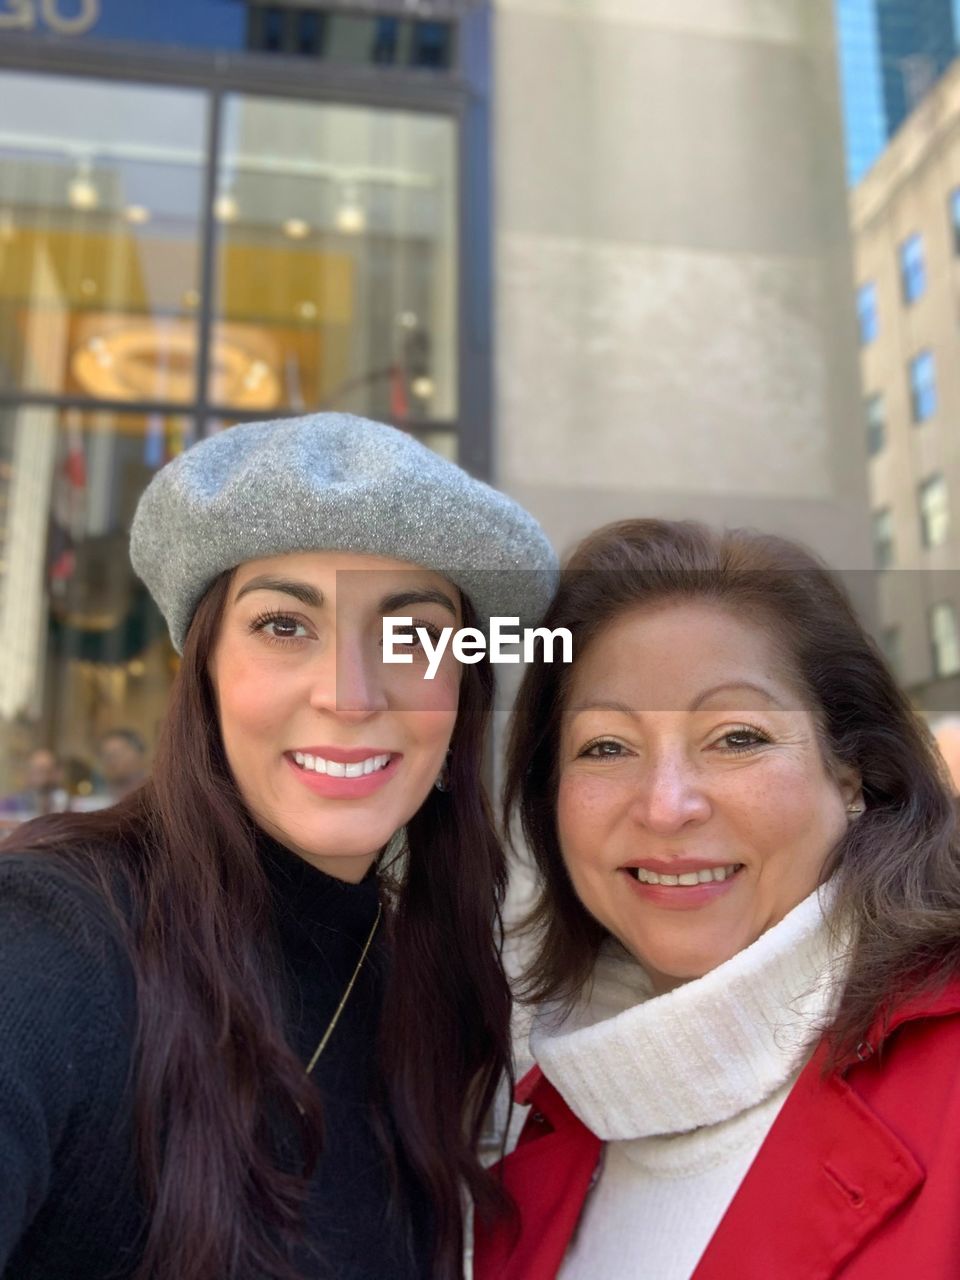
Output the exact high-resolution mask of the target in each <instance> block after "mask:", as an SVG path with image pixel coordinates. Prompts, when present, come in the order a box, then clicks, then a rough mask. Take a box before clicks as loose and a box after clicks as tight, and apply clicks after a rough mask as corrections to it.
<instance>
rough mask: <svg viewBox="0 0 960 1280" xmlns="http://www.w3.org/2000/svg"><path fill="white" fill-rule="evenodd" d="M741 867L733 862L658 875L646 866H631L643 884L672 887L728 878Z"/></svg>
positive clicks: (707, 882)
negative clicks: (696, 869)
mask: <svg viewBox="0 0 960 1280" xmlns="http://www.w3.org/2000/svg"><path fill="white" fill-rule="evenodd" d="M739 868H740V863H738V862H731V863H729V864H728V865H727V866H725V867H704V868H703V870H702V871H685V872H684V873H683V875H676V876H670V875H658V874H657V872H656V871H648V870H647V868H646V867H631V868H630V870H631V871H632V872H633V874H634V875H635V876H636V878H637V879H638V880H639V881H640V883H641V884H665V885H668V886H670V887H671V888H672V887H673V886H674V885H676V886H680V885H685V886H690V885H695V884H712V883H713V882H714V881H715V880H716V881H721V880H728V879H729V878H730V876H732V875H733V874H734V872H735V871H738V870H739Z"/></svg>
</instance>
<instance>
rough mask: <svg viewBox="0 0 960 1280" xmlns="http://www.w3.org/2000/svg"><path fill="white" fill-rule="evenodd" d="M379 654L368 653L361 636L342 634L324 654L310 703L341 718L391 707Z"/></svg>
mask: <svg viewBox="0 0 960 1280" xmlns="http://www.w3.org/2000/svg"><path fill="white" fill-rule="evenodd" d="M378 658H379V654H376V655H373V654H370V653H367V652H366V650H365V646H364V644H363V643H362V639H361V637H357V636H349V635H339V634H338V636H337V643H336V647H335V650H334V651H333V652H331V653H328V654H325V655H322V656H321V658H320V659H319V660H318V666H317V671H316V674H315V678H314V680H313V684H312V686H311V690H310V705H311V707H313V708H314V710H316V711H325V712H329V713H332V714H334V715H336V716H338V717H339V719H341V720H350V721H355V722H360V721H363V720H368V719H369V718H370V717H371V716H374V715H377V714H378V713H379V712H381V711H384V710H385V709H386V707H387V698H386V692H385V689H384V684H383V672H382V664H381V663H380V662H379V660H378Z"/></svg>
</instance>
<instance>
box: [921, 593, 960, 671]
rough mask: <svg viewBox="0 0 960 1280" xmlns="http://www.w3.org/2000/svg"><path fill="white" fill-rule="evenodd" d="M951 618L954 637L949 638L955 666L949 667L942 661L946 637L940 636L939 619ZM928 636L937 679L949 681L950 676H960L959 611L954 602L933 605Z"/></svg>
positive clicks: (928, 617)
mask: <svg viewBox="0 0 960 1280" xmlns="http://www.w3.org/2000/svg"><path fill="white" fill-rule="evenodd" d="M938 617H940V618H949V619H950V624H951V628H952V635H951V636H949V637H948V638H947V642H948V644H951V645H952V646H953V649H954V658H953V665H948V664H947V663H945V662H943V661H942V657H941V655H942V653H943V649H944V648H945V647H946V646H945V645H944V644H943V640H944V637H943V635H942V633H941V635H939V636H938V634H937V632H938V627H937V618H938ZM927 635H928V638H929V640H930V656H931V664H932V667H933V674H934V676H935V677H936V678H937V679H940V680H942V679H947V678H948V677H950V676H955V675H960V628H958V623H957V609H956V606H955V605H954V603H953V601H952V600H938V601H936V603H935V604H932V605H931V606H930V608H929V609H928V611H927Z"/></svg>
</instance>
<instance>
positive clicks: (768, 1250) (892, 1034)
mask: <svg viewBox="0 0 960 1280" xmlns="http://www.w3.org/2000/svg"><path fill="white" fill-rule="evenodd" d="M822 1055H823V1046H822V1045H821V1047H820V1049H818V1051H817V1053H816V1054H815V1055H814V1057H813V1059H812V1060H811V1062H809V1063H808V1064H807V1066H806V1067H805V1069H804V1070H803V1072H802V1073H801V1075H800V1077H799V1079H798V1080H797V1083H796V1084H795V1085H794V1087H793V1089H792V1090H791V1091H790V1094H789V1095H788V1097H787V1100H786V1102H785V1103H784V1105H783V1107H782V1108H781V1110H780V1113H779V1114H778V1116H777V1118H776V1120H775V1121H774V1123H773V1126H772V1127H771V1129H770V1132H769V1133H768V1135H767V1137H766V1139H765V1141H764V1143H763V1145H762V1146H761V1148H760V1150H759V1152H758V1153H757V1156H756V1158H755V1159H754V1162H753V1164H752V1165H751V1166H750V1169H749V1171H748V1172H747V1175H746V1177H745V1178H744V1180H743V1182H742V1183H741V1184H740V1188H739V1190H738V1191H737V1193H736V1195H735V1196H734V1198H733V1200H732V1202H731V1204H730V1207H729V1208H728V1209H727V1212H726V1214H725V1215H724V1217H723V1219H722V1220H721V1222H720V1225H719V1226H718V1227H717V1230H716V1231H715V1232H714V1235H713V1238H712V1239H711V1241H710V1243H709V1244H708V1246H707V1248H706V1250H705V1252H704V1254H703V1256H702V1257H701V1259H700V1262H699V1264H698V1266H697V1268H696V1270H695V1271H694V1273H693V1276H692V1277H691V1280H834V1277H837V1278H838V1280H839V1278H840V1277H842V1280H960V982H957V983H954V984H952V985H950V986H949V987H948V988H947V989H946V990H945V991H944V992H943V993H942V994H941V995H939V996H934V997H928V998H917V999H916V1000H914V1001H912V1002H910V1003H909V1004H906V1005H904V1006H903V1007H901V1008H900V1009H899V1011H898V1012H897V1013H896V1014H895V1015H894V1016H893V1017H892V1018H891V1020H890V1022H889V1023H888V1024H887V1025H886V1026H885V1027H881V1025H880V1024H879V1023H878V1024H877V1026H876V1027H875V1028H874V1030H873V1031H872V1033H871V1035H870V1037H869V1040H868V1041H867V1042H865V1043H864V1044H863V1045H861V1047H860V1051H859V1057H858V1058H857V1059H854V1060H853V1061H852V1063H851V1064H850V1065H849V1066H847V1067H845V1068H844V1070H843V1071H842V1072H840V1073H837V1074H831V1075H829V1076H826V1077H824V1075H823V1073H822V1065H821V1064H822ZM517 1095H518V1100H519V1101H521V1102H529V1103H530V1104H531V1106H532V1112H531V1115H530V1117H529V1118H528V1120H527V1123H526V1125H525V1127H524V1130H523V1133H522V1135H521V1138H520V1142H519V1144H518V1146H517V1149H516V1150H515V1151H514V1152H512V1153H511V1154H510V1155H509V1156H507V1158H506V1160H505V1161H504V1162H503V1175H504V1181H505V1184H506V1186H507V1188H508V1189H509V1191H510V1192H511V1194H512V1195H513V1197H514V1199H515V1200H516V1202H517V1204H518V1206H519V1208H520V1214H521V1227H520V1234H519V1236H518V1237H517V1239H516V1241H515V1243H514V1245H513V1247H511V1239H510V1235H509V1233H508V1231H507V1230H506V1229H504V1228H502V1227H501V1228H496V1229H484V1227H483V1225H482V1224H478V1227H477V1239H476V1246H475V1258H474V1277H475V1280H554V1277H555V1276H556V1274H557V1270H558V1268H559V1266H560V1263H561V1261H562V1259H563V1256H564V1254H565V1252H566V1250H567V1246H568V1244H569V1242H570V1239H571V1237H572V1235H573V1232H574V1230H575V1228H576V1225H577V1222H578V1220H579V1217H580V1213H581V1210H582V1208H583V1203H584V1200H585V1198H586V1195H587V1192H588V1190H589V1188H590V1185H591V1183H592V1180H593V1178H594V1175H595V1172H596V1170H597V1168H598V1161H599V1157H600V1153H601V1148H602V1143H601V1141H600V1139H599V1138H597V1137H595V1136H594V1135H593V1134H592V1133H591V1132H590V1131H589V1129H587V1128H586V1127H585V1126H584V1125H583V1124H582V1123H581V1122H580V1121H579V1120H578V1119H577V1118H576V1116H574V1114H573V1112H572V1111H570V1109H569V1107H567V1105H566V1103H565V1102H564V1101H563V1099H562V1098H561V1097H560V1095H559V1094H558V1093H557V1091H556V1089H554V1088H553V1086H552V1085H551V1084H550V1083H549V1082H548V1081H547V1080H546V1079H544V1078H543V1076H541V1075H540V1073H539V1072H538V1071H536V1070H535V1071H533V1072H531V1073H530V1074H529V1075H528V1076H527V1077H525V1079H524V1080H523V1081H521V1083H520V1086H519V1087H518V1090H517ZM642 1248H643V1241H642V1240H638V1241H637V1250H638V1253H639V1251H640V1250H642Z"/></svg>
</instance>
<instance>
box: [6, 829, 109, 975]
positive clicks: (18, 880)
mask: <svg viewBox="0 0 960 1280" xmlns="http://www.w3.org/2000/svg"><path fill="white" fill-rule="evenodd" d="M90 870H91V872H92V870H93V868H92V865H91V868H90ZM111 898H112V901H111V900H110V899H111ZM124 901H125V895H124V892H123V887H122V879H121V877H120V876H119V873H118V875H117V876H116V877H115V883H114V881H113V878H111V885H110V895H109V897H108V892H107V888H106V884H105V885H104V887H103V888H101V887H100V885H99V884H98V877H97V876H96V874H85V871H84V867H83V863H82V861H73V860H71V859H70V858H68V857H65V856H61V855H60V854H58V853H57V852H54V851H50V852H47V851H42V852H38V851H29V852H22V853H21V852H18V851H17V850H16V849H12V850H11V849H9V848H8V849H7V850H5V851H4V852H2V853H0V973H3V974H4V975H5V976H7V977H11V976H13V974H12V973H11V969H12V970H16V969H18V968H20V969H23V968H26V969H28V970H29V966H30V964H31V962H32V961H35V963H36V966H37V970H36V976H35V978H34V979H33V982H39V983H42V984H43V985H44V986H45V987H49V985H50V984H51V982H53V981H54V980H55V979H59V980H60V981H61V982H62V984H63V987H64V989H69V990H70V991H72V992H73V994H74V996H75V995H76V993H77V991H78V988H80V987H82V986H83V984H84V982H85V981H86V982H87V983H89V985H90V987H91V989H93V988H96V989H98V990H102V989H103V988H104V986H110V987H115V986H118V985H124V986H126V985H127V984H128V979H129V961H128V959H127V949H126V945H125V942H124V939H123V933H124V929H123V903H124ZM21 977H22V979H23V981H24V983H25V984H26V986H28V987H29V986H30V985H33V982H31V981H29V980H28V974H27V973H23V974H22V975H21Z"/></svg>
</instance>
